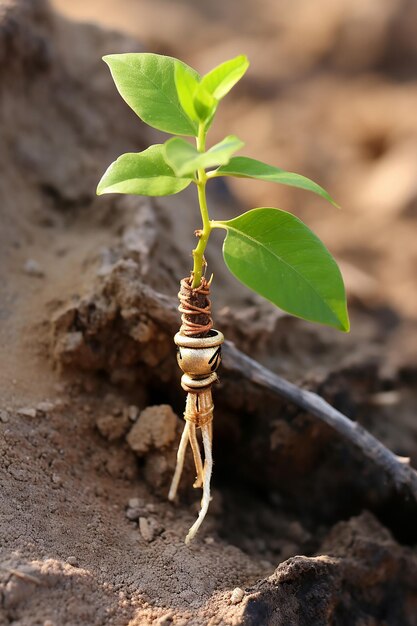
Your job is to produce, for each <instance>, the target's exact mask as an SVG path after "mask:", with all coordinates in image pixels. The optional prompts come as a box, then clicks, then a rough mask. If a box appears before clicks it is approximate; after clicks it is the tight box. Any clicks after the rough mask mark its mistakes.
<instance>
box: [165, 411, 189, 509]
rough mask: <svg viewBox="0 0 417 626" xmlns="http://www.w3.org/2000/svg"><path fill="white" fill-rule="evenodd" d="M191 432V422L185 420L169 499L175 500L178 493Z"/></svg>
mask: <svg viewBox="0 0 417 626" xmlns="http://www.w3.org/2000/svg"><path fill="white" fill-rule="evenodd" d="M189 432H190V422H185V426H184V430H183V431H182V435H181V441H180V445H179V447H178V452H177V465H176V467H175V472H174V477H173V479H172V483H171V487H170V489H169V493H168V500H174V499H175V496H176V495H177V490H178V485H179V482H180V479H181V474H182V468H183V467H184V459H185V451H186V449H187V445H188V439H189Z"/></svg>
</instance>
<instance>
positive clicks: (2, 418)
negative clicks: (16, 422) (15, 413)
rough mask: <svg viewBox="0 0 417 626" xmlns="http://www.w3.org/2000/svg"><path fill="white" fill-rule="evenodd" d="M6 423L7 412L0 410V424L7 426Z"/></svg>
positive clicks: (7, 419) (7, 418)
mask: <svg viewBox="0 0 417 626" xmlns="http://www.w3.org/2000/svg"><path fill="white" fill-rule="evenodd" d="M8 421H9V414H8V413H7V411H2V410H0V422H3V424H7V422H8Z"/></svg>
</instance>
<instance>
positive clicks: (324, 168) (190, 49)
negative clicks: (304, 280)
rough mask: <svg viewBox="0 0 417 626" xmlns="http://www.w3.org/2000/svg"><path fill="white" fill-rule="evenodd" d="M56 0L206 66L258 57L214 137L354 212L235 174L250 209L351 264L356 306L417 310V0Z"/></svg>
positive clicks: (148, 46)
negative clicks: (298, 223) (271, 209)
mask: <svg viewBox="0 0 417 626" xmlns="http://www.w3.org/2000/svg"><path fill="white" fill-rule="evenodd" d="M52 4H53V5H55V7H56V8H57V9H58V10H59V11H60V12H61V13H62V14H64V15H66V16H68V17H70V18H74V19H76V20H82V21H88V22H93V23H97V24H101V25H103V26H105V27H106V28H110V29H113V30H119V31H123V32H126V33H128V34H129V35H133V36H134V37H136V38H137V39H138V42H139V44H138V45H140V48H138V49H142V50H143V51H145V50H146V51H152V52H159V53H163V54H171V55H173V56H178V57H180V58H181V59H183V60H184V61H185V62H187V63H188V64H190V65H192V66H194V67H195V68H196V69H197V70H198V71H200V72H205V71H207V70H209V69H211V67H213V66H214V65H215V64H217V63H219V62H221V61H223V60H226V59H228V58H231V57H233V56H235V55H237V54H241V53H244V54H247V55H248V57H249V59H250V62H251V66H250V69H249V71H248V73H247V75H246V76H245V78H244V80H243V81H242V82H241V83H240V84H239V85H238V86H237V87H235V89H234V90H233V92H232V94H231V95H230V96H228V98H226V99H225V100H224V101H223V103H222V105H221V107H220V109H219V113H218V116H217V118H216V119H217V121H216V124H215V126H214V127H213V130H212V132H211V136H210V140H211V141H212V142H215V141H217V140H219V139H221V138H222V137H223V136H224V134H226V133H228V134H231V133H234V134H237V135H238V136H239V137H240V138H241V139H242V140H244V141H245V143H246V148H245V153H246V154H247V155H250V156H252V157H255V158H259V159H262V160H264V161H267V162H269V163H271V164H274V165H276V166H279V167H283V168H285V169H288V170H292V171H296V172H299V173H302V174H304V175H306V176H309V177H311V178H313V179H314V180H316V181H317V182H319V183H320V184H322V185H323V186H324V187H326V188H327V189H328V190H329V192H330V193H331V194H332V195H333V197H335V198H336V200H337V201H338V202H339V204H340V205H341V206H342V210H341V211H337V210H335V209H334V208H332V207H331V206H330V205H329V206H328V205H327V204H326V203H324V202H323V201H321V200H320V199H317V198H315V197H314V196H312V195H309V194H308V193H304V192H301V191H293V190H290V189H286V188H285V187H279V186H274V185H272V184H271V185H269V184H267V183H255V182H254V181H238V182H237V183H236V182H230V183H229V184H230V185H231V189H232V192H233V193H234V194H235V195H236V197H237V199H238V202H239V205H240V206H241V207H242V209H248V208H252V207H255V206H277V207H280V208H284V209H287V210H290V211H293V212H294V213H296V214H297V215H298V216H300V217H301V218H302V219H304V220H305V221H306V222H307V224H308V225H309V226H310V227H311V228H312V229H313V230H315V232H317V234H318V235H319V236H320V237H321V238H322V239H323V241H324V242H325V243H326V245H327V246H328V247H329V249H330V250H331V252H332V253H333V254H334V255H335V256H336V257H337V259H338V261H339V262H340V263H341V266H342V270H343V274H344V276H345V280H346V283H347V286H348V291H349V294H350V298H351V301H354V302H356V303H362V304H363V305H364V306H367V307H369V306H376V307H389V308H390V309H392V310H395V311H396V312H398V314H399V315H401V317H404V318H407V319H409V320H413V319H414V320H415V319H416V312H417V306H416V305H417V289H416V282H417V281H416V275H417V246H416V236H417V230H416V222H417V114H416V113H417V3H416V2H415V0H315V1H314V2H310V1H309V0H278V1H277V0H239V2H225V1H224V0H223V1H222V0H210V1H209V2H202V1H200V2H196V1H195V0H73V1H72V2H70V3H69V2H67V1H66V0H53V3H52ZM74 45H75V46H76V45H77V42H74ZM115 51H116V50H115ZM109 80H110V79H109ZM410 349H411V348H410ZM413 349H414V348H413Z"/></svg>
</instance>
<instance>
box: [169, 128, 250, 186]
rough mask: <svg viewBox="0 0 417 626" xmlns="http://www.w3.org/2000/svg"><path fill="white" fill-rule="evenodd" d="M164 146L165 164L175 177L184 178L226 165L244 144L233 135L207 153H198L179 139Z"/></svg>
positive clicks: (173, 139) (174, 139)
mask: <svg viewBox="0 0 417 626" xmlns="http://www.w3.org/2000/svg"><path fill="white" fill-rule="evenodd" d="M164 145H165V152H164V157H165V160H166V162H167V163H169V165H170V166H171V167H172V169H173V170H174V172H175V173H176V174H177V176H185V175H191V174H192V173H193V172H195V171H196V170H197V169H200V168H206V167H214V166H216V165H220V164H222V163H227V162H228V161H229V159H230V157H231V156H232V154H234V153H235V152H236V151H237V150H240V148H242V146H244V143H243V142H242V141H240V139H238V138H237V137H235V136H234V135H229V136H228V137H225V138H224V139H223V141H220V143H217V144H216V145H214V146H213V147H212V148H210V150H207V152H198V150H197V149H196V148H195V147H194V146H193V145H191V144H190V143H188V141H185V140H184V139H180V138H179V137H173V138H172V139H169V140H168V141H167V142H166V143H165V144H164Z"/></svg>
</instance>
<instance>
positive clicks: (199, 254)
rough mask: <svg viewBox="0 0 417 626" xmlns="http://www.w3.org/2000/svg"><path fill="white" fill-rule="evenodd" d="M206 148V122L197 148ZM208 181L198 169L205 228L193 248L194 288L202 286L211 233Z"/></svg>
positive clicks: (201, 128) (200, 126)
mask: <svg viewBox="0 0 417 626" xmlns="http://www.w3.org/2000/svg"><path fill="white" fill-rule="evenodd" d="M205 149H206V130H205V127H204V124H200V125H199V128H198V137H197V150H198V151H199V152H204V151H205ZM206 183H207V175H206V172H205V170H204V168H203V169H199V170H197V191H198V203H199V205H200V213H201V219H202V222H203V228H202V230H201V231H200V235H199V237H200V239H199V242H198V244H197V247H196V248H195V249H194V250H193V258H194V267H193V284H192V285H191V286H192V288H193V289H196V288H197V287H199V286H200V283H201V278H202V276H203V269H204V263H205V261H204V252H205V250H206V246H207V242H208V240H209V237H210V233H211V224H210V217H209V213H208V207H207V198H206Z"/></svg>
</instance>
